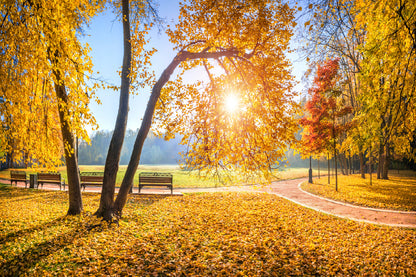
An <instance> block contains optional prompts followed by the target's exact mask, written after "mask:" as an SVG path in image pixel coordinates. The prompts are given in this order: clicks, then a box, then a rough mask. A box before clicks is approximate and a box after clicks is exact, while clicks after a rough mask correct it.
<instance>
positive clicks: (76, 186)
mask: <svg viewBox="0 0 416 277" xmlns="http://www.w3.org/2000/svg"><path fill="white" fill-rule="evenodd" d="M54 74H55V76H56V79H57V83H55V92H56V97H57V98H58V99H59V100H60V101H62V102H63V103H65V104H68V95H67V93H66V88H65V86H64V85H63V84H61V78H60V75H59V73H58V72H54ZM66 118H67V117H66V116H65V111H64V109H61V107H59V119H60V121H61V132H62V139H63V141H64V145H65V146H66V147H65V162H66V172H67V177H68V196H69V208H68V213H67V214H68V215H75V214H80V213H81V212H82V210H83V205H82V195H81V186H80V178H79V171H78V161H77V158H76V156H75V153H74V150H75V142H74V135H73V133H72V132H71V129H70V127H69V123H68V122H67V121H66ZM67 146H69V147H67Z"/></svg>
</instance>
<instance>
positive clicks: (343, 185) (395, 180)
mask: <svg viewBox="0 0 416 277" xmlns="http://www.w3.org/2000/svg"><path fill="white" fill-rule="evenodd" d="M407 173H408V174H404V173H401V174H395V173H393V172H392V173H391V174H390V177H389V178H390V179H389V180H377V179H375V176H373V180H372V184H371V185H370V180H369V177H368V175H367V179H361V178H360V175H349V176H338V182H339V183H338V192H336V191H335V186H334V185H328V184H327V180H328V179H327V178H326V177H325V178H321V179H317V178H316V179H314V184H309V183H304V184H302V188H303V189H305V190H306V191H309V192H311V193H314V194H318V195H322V196H324V197H327V198H331V199H334V200H339V201H344V202H349V203H354V204H357V205H363V206H368V207H374V208H383V209H393V210H402V211H416V197H415V196H416V174H415V173H414V172H413V173H412V172H407ZM374 175H375V174H374ZM331 183H333V180H331Z"/></svg>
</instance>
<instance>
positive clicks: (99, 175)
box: [80, 172, 104, 183]
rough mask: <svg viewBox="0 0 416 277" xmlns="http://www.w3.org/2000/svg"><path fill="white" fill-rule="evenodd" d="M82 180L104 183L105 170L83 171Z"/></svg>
mask: <svg viewBox="0 0 416 277" xmlns="http://www.w3.org/2000/svg"><path fill="white" fill-rule="evenodd" d="M80 177H81V182H93V183H94V182H95V183H102V182H103V180H104V173H103V172H81V174H80Z"/></svg>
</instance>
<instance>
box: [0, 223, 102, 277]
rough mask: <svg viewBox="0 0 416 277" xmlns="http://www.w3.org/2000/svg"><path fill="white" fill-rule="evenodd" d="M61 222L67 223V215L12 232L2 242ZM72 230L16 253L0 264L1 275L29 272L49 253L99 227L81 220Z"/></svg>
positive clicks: (62, 247)
mask: <svg viewBox="0 0 416 277" xmlns="http://www.w3.org/2000/svg"><path fill="white" fill-rule="evenodd" d="M59 224H66V223H65V217H61V218H57V219H55V220H53V221H51V222H49V223H46V224H42V225H38V226H35V227H32V228H28V229H24V230H21V231H18V232H14V233H11V234H9V235H7V236H4V237H3V238H1V241H0V242H1V243H4V242H5V241H7V240H11V239H16V238H23V237H25V236H26V235H28V234H31V233H32V232H34V231H38V232H39V231H44V230H46V229H48V228H51V227H54V226H56V225H59ZM71 226H72V227H73V228H71V230H70V231H68V232H66V233H63V234H62V233H59V234H56V235H55V236H54V237H53V238H52V239H50V240H47V241H44V242H41V243H37V244H33V246H31V247H30V248H28V249H27V250H26V251H24V252H22V253H20V254H17V255H15V256H14V257H12V258H11V259H9V260H6V261H4V262H3V263H1V264H0V276H18V275H19V276H20V275H25V274H27V273H29V270H30V269H31V268H33V267H34V266H35V265H36V264H37V263H38V262H39V261H40V260H42V259H43V258H45V257H48V256H49V255H51V254H53V253H55V252H57V251H59V250H61V249H64V248H65V247H67V246H68V245H71V244H73V243H74V241H76V240H77V239H79V238H83V237H85V236H88V234H89V233H92V232H96V231H99V230H98V229H91V228H88V223H87V224H86V222H79V223H77V224H74V225H71Z"/></svg>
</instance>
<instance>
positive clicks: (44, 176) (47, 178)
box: [38, 172, 65, 190]
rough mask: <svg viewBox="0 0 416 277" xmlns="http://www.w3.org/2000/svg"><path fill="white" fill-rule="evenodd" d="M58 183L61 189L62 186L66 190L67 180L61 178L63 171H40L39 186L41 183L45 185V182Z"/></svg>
mask: <svg viewBox="0 0 416 277" xmlns="http://www.w3.org/2000/svg"><path fill="white" fill-rule="evenodd" d="M44 183H46V184H58V185H59V190H61V187H62V186H63V187H64V190H65V180H62V179H61V173H55V172H48V173H44V172H42V173H38V187H39V185H41V187H43V184H44Z"/></svg>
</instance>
